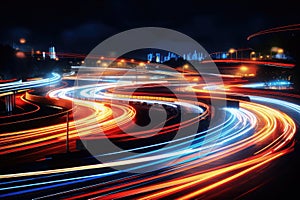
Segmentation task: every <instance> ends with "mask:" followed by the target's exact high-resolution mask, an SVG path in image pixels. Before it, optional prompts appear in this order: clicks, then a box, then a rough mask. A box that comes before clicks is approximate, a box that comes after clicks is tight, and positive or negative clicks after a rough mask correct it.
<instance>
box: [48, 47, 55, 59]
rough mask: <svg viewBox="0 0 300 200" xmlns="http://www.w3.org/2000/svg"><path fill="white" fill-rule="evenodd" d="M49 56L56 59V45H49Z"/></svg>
mask: <svg viewBox="0 0 300 200" xmlns="http://www.w3.org/2000/svg"><path fill="white" fill-rule="evenodd" d="M49 57H50V59H56V53H55V48H54V46H51V47H49Z"/></svg>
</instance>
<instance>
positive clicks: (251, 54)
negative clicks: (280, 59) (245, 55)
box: [249, 51, 255, 60]
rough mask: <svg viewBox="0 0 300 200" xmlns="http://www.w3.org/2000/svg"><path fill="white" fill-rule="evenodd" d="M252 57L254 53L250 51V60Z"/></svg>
mask: <svg viewBox="0 0 300 200" xmlns="http://www.w3.org/2000/svg"><path fill="white" fill-rule="evenodd" d="M253 55H254V56H255V51H252V52H251V53H250V56H249V57H250V60H251V59H252V57H253Z"/></svg>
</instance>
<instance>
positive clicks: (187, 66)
mask: <svg viewBox="0 0 300 200" xmlns="http://www.w3.org/2000/svg"><path fill="white" fill-rule="evenodd" d="M188 68H189V65H188V64H185V65H183V73H184V70H185V69H188Z"/></svg>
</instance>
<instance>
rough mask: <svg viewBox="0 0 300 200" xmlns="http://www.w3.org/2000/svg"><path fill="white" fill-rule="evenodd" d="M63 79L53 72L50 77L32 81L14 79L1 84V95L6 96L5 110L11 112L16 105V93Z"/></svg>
mask: <svg viewBox="0 0 300 200" xmlns="http://www.w3.org/2000/svg"><path fill="white" fill-rule="evenodd" d="M60 80H61V76H60V75H59V74H57V73H52V76H51V77H49V78H44V79H40V80H32V81H25V82H24V81H22V80H18V81H14V82H9V83H2V84H0V97H4V102H5V111H6V112H7V113H10V112H12V111H13V109H14V108H15V106H16V93H18V92H22V91H24V90H28V89H31V88H37V87H42V86H46V85H50V84H54V83H57V82H58V81H60Z"/></svg>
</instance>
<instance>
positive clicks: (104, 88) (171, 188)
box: [0, 72, 300, 199]
mask: <svg viewBox="0 0 300 200" xmlns="http://www.w3.org/2000/svg"><path fill="white" fill-rule="evenodd" d="M160 73H161V72H160ZM169 75H170V74H169ZM147 83H152V82H140V83H132V82H130V83H129V82H127V83H126V82H124V83H122V84H120V83H100V84H92V85H86V86H80V87H79V86H78V87H68V88H61V89H57V90H54V91H51V92H50V93H49V94H48V95H49V97H50V98H56V99H64V100H70V101H72V102H74V103H75V105H77V107H76V108H75V111H74V112H77V114H78V116H80V117H79V118H78V119H77V120H76V123H75V122H74V121H71V122H70V139H71V140H72V141H73V142H74V141H75V139H78V138H79V137H89V138H97V139H103V138H104V137H105V138H113V139H115V138H118V139H120V141H122V142H126V140H122V139H124V138H126V134H122V133H119V132H117V131H115V130H116V129H117V128H120V127H122V128H124V129H126V130H128V131H130V130H131V129H130V128H131V125H132V120H133V119H134V117H135V116H136V112H137V111H136V110H135V108H134V107H132V106H130V105H127V104H125V103H122V102H126V101H127V102H146V103H148V104H151V105H152V104H163V105H166V106H170V107H173V108H178V107H181V108H182V110H183V112H184V109H186V110H187V109H190V110H192V112H194V113H197V117H194V118H191V119H190V120H187V121H183V122H181V124H182V125H183V127H189V126H191V125H193V124H195V123H198V122H200V121H202V120H205V119H207V117H208V116H211V118H210V120H218V119H216V118H214V116H215V115H214V114H216V113H223V114H224V115H225V120H224V121H223V122H220V123H219V124H218V125H216V126H214V127H211V128H210V129H208V130H201V131H198V132H195V133H193V134H190V135H188V136H186V137H184V138H180V139H178V140H176V139H175V140H169V141H165V142H160V141H156V143H155V144H152V145H148V146H142V147H132V149H130V150H141V149H143V150H148V149H150V150H149V151H144V152H142V153H138V154H136V155H134V156H128V157H123V158H122V159H120V160H112V161H111V162H107V163H99V164H90V165H83V166H74V167H65V168H58V169H49V170H37V171H29V172H20V173H7V174H1V175H0V179H1V180H2V181H1V183H0V186H1V187H0V197H1V198H5V197H20V196H22V197H27V196H29V197H31V198H33V199H46V198H52V199H123V198H130V199H159V198H179V199H195V198H203V197H215V195H218V194H219V193H216V190H217V189H218V191H219V192H222V191H224V192H225V191H226V190H227V189H229V187H230V186H231V185H230V184H231V183H232V182H234V183H235V184H236V186H235V187H233V188H237V187H239V185H240V184H242V183H239V182H238V181H239V180H242V179H244V178H246V177H248V176H252V177H256V176H257V172H258V171H261V170H265V169H266V167H267V166H270V165H271V164H272V163H273V162H274V161H275V160H278V159H279V158H280V157H282V156H284V155H286V154H287V153H289V152H291V151H292V150H293V146H294V136H295V133H296V123H295V121H294V120H293V119H292V117H291V116H290V113H293V114H299V113H300V106H299V105H297V104H295V103H291V102H287V101H284V100H280V99H274V98H268V97H261V96H257V95H255V96H254V95H250V96H249V97H250V101H243V100H239V108H229V107H225V108H212V107H211V105H208V104H206V103H203V102H200V101H192V100H189V98H186V99H184V100H183V99H180V100H178V99H177V98H175V97H173V96H162V95H160V94H157V95H153V94H151V93H148V94H147V92H140V93H135V94H129V93H127V92H126V90H124V89H126V88H129V87H137V88H138V87H143V85H145V84H147ZM156 83H159V81H156ZM168 84H170V85H169V86H170V87H171V86H172V87H174V88H181V87H185V88H186V90H185V91H187V92H186V93H184V94H183V96H184V95H186V96H187V97H188V96H189V95H191V93H189V92H188V91H193V92H196V94H197V95H198V98H199V99H207V98H215V99H218V100H225V101H226V100H236V99H234V98H231V97H230V96H228V97H227V98H225V99H223V98H221V97H218V96H213V97H212V96H210V95H209V93H214V94H218V93H220V94H221V93H224V92H228V94H236V93H235V92H236V91H235V89H234V88H233V87H232V88H231V87H230V86H227V85H226V86H225V89H226V90H224V88H218V86H217V87H214V88H209V87H208V86H207V85H206V84H201V83H200V84H198V85H195V84H193V85H186V86H183V85H178V83H168ZM216 84H218V83H216ZM147 87H150V86H149V84H148V86H147ZM154 87H155V86H154ZM118 89H120V90H118ZM218 89H221V90H218ZM111 91H114V92H111ZM239 94H240V93H239ZM213 112H215V113H213ZM297 123H299V122H297ZM99 126H100V127H101V130H103V131H104V132H105V131H107V132H108V133H109V134H107V135H105V134H102V135H101V134H99V135H98V134H95V133H97V131H96V129H97V128H99ZM178 127H179V125H178V124H175V125H169V126H165V127H164V128H163V129H162V131H161V132H160V133H161V134H170V132H171V131H174V130H176V129H178ZM220 130H221V132H220ZM155 131H157V130H156V129H153V130H147V131H143V132H130V134H132V135H133V136H136V137H137V138H138V137H139V135H140V134H142V135H144V136H145V135H147V134H149V135H150V134H151V133H152V132H155ZM220 133H221V134H220ZM64 137H65V123H61V124H57V125H51V126H47V127H42V128H37V129H31V130H26V131H20V132H11V133H3V134H1V135H0V144H1V145H0V154H8V153H12V152H20V151H23V150H24V149H34V148H37V147H44V148H46V147H47V146H48V145H50V144H51V145H50V149H51V148H63V145H64V143H63V141H64V139H63V138H64ZM136 140H137V141H138V139H136ZM190 140H192V141H193V142H192V144H191V145H188V148H187V147H186V144H188V143H189V142H190ZM57 141H62V143H59V142H58V143H57ZM164 144H169V146H168V147H166V148H159V149H155V150H151V147H153V146H159V145H164ZM73 145H74V143H73ZM48 150H49V149H48ZM126 151H128V150H124V151H118V152H112V153H108V154H106V155H94V156H95V157H98V156H99V157H101V156H110V155H112V154H123V153H124V152H126ZM153 152H155V154H152V153H153ZM124 155H125V154H124ZM158 163H159V164H161V165H162V166H163V167H162V168H161V169H159V170H156V171H152V172H145V173H137V174H134V173H132V174H131V173H127V172H125V171H122V170H113V169H114V167H115V166H126V167H127V168H128V169H131V168H132V170H134V168H139V169H143V168H148V167H151V166H155V165H157V164H158ZM133 164H134V165H133ZM137 164H138V165H137ZM128 171H130V170H128Z"/></svg>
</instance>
